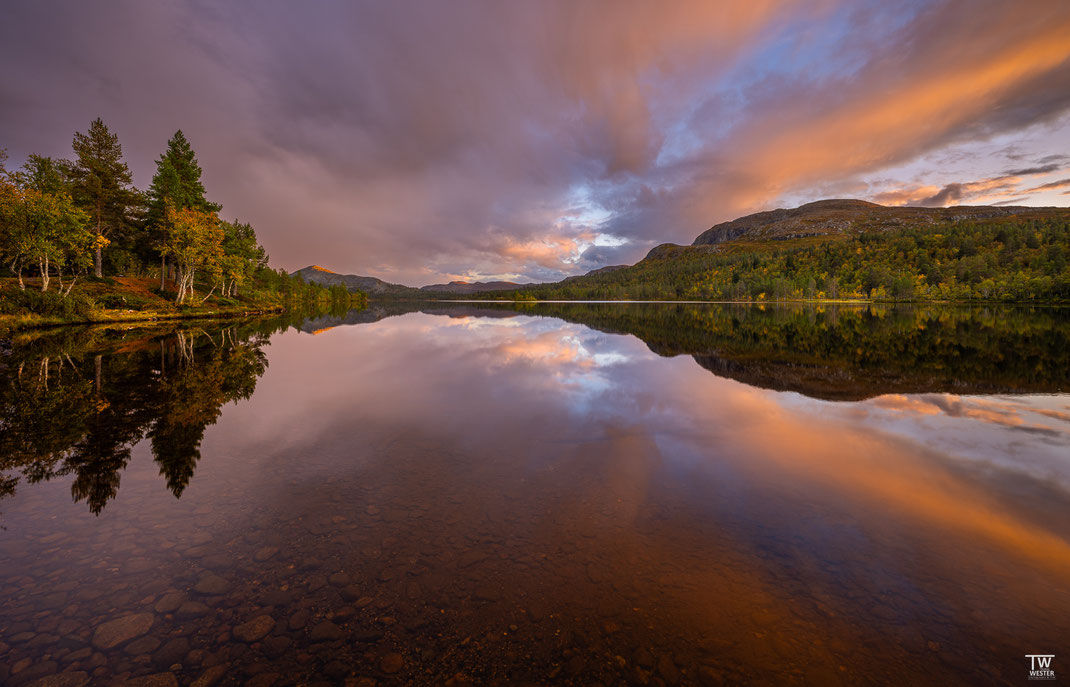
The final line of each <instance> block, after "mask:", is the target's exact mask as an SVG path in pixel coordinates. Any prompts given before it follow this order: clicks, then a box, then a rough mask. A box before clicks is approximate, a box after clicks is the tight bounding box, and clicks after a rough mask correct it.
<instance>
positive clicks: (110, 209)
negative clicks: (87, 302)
mask: <svg viewBox="0 0 1070 687" xmlns="http://www.w3.org/2000/svg"><path fill="white" fill-rule="evenodd" d="M73 146H74V152H75V154H76V155H77V159H76V160H75V162H74V164H73V165H72V166H71V167H70V176H71V188H72V191H73V194H74V198H75V200H76V201H77V203H78V204H79V205H80V206H81V207H82V208H84V209H85V210H86V212H88V213H89V215H90V217H91V218H92V222H93V230H94V231H95V232H96V235H97V237H98V240H97V244H96V253H95V255H94V258H93V269H94V273H95V274H96V276H98V277H101V276H103V275H104V272H103V261H102V254H101V252H102V249H103V248H104V246H106V245H107V244H108V242H109V240H108V237H109V236H116V235H118V234H121V233H123V232H124V231H126V230H128V229H129V228H130V227H131V221H130V211H131V208H132V207H133V206H134V205H136V204H137V202H138V196H139V194H138V191H137V189H135V188H134V187H133V186H132V182H133V178H132V177H131V175H130V169H129V168H128V167H127V166H126V163H125V162H123V147H122V146H121V145H119V137H118V136H116V135H115V134H113V133H111V131H109V130H108V127H107V126H106V125H105V124H104V122H103V121H101V119H100V118H99V117H98V118H97V119H95V120H93V123H92V124H90V125H89V131H88V132H86V133H84V134H83V133H78V132H76V133H75V134H74V143H73Z"/></svg>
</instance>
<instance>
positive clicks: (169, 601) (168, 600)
mask: <svg viewBox="0 0 1070 687" xmlns="http://www.w3.org/2000/svg"><path fill="white" fill-rule="evenodd" d="M185 600H186V595H185V593H183V592H169V593H167V594H164V595H163V596H162V597H160V599H159V601H157V602H156V605H155V606H153V609H154V610H155V611H156V612H157V613H174V612H175V611H177V610H178V607H179V606H181V605H182V602H183V601H185Z"/></svg>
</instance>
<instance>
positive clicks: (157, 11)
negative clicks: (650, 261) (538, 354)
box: [0, 0, 1070, 285]
mask: <svg viewBox="0 0 1070 687" xmlns="http://www.w3.org/2000/svg"><path fill="white" fill-rule="evenodd" d="M0 59H2V60H3V65H4V69H3V70H2V72H0V148H6V149H7V151H8V154H9V156H10V158H11V159H10V160H9V166H18V165H19V164H21V162H22V161H23V159H24V158H25V156H26V155H27V154H29V153H31V152H36V153H40V154H44V155H53V156H60V157H69V156H70V155H71V149H70V142H71V137H72V135H73V133H74V132H75V131H76V130H77V131H84V130H85V129H86V128H87V126H88V124H89V122H90V121H91V120H92V119H93V118H95V117H98V116H99V117H102V118H103V119H104V121H105V123H107V124H108V126H109V127H111V128H112V130H113V131H115V132H116V133H117V134H118V135H119V138H120V141H121V143H122V144H123V148H124V152H125V155H126V158H127V161H128V162H129V164H130V167H131V169H132V170H133V172H134V176H135V182H136V183H137V185H138V186H139V187H144V186H147V185H148V183H149V180H150V179H151V177H152V173H153V170H154V163H153V161H154V159H155V158H156V156H157V155H159V153H160V152H161V151H162V150H163V148H164V145H165V143H166V141H167V139H168V138H169V137H170V136H171V134H173V133H174V131H175V130H176V129H179V128H181V129H182V130H183V131H184V132H185V133H186V135H187V137H188V138H189V139H190V141H191V142H192V143H193V146H194V148H195V149H196V151H197V154H198V158H199V160H200V162H201V165H202V167H203V168H204V181H205V184H206V186H207V188H208V192H209V196H210V198H211V199H212V200H215V201H216V202H219V203H221V204H222V205H223V213H222V214H223V216H224V217H226V218H228V219H229V218H237V219H240V220H242V221H248V222H251V223H252V224H253V226H254V227H255V228H256V230H257V233H258V234H259V236H260V237H261V241H262V243H263V244H264V245H265V246H266V247H267V249H268V251H269V253H270V254H271V256H272V262H273V263H274V264H276V265H277V266H282V267H286V268H288V269H296V268H298V267H303V266H305V265H308V264H312V263H316V264H320V265H324V266H327V267H330V268H331V269H334V270H335V271H340V272H350V273H358V274H373V275H375V276H379V277H382V278H384V279H387V280H388V281H396V282H402V283H407V284H411V285H421V284H427V283H432V282H436V281H441V280H444V279H469V280H471V279H486V278H507V279H514V280H519V281H532V280H534V281H545V280H556V279H560V278H561V277H563V276H566V275H569V274H576V273H582V272H584V271H587V270H589V269H592V268H595V267H600V266H603V265H606V264H618V263H623V262H633V261H635V260H636V259H638V258H640V257H641V256H642V255H643V254H644V253H645V252H646V251H647V250H649V248H650V247H652V246H653V245H656V244H658V243H662V242H665V241H673V242H677V243H690V241H691V240H692V239H693V238H694V237H695V236H696V235H697V234H699V233H700V232H702V231H703V230H705V229H707V228H709V227H710V226H711V225H712V224H714V223H716V222H719V221H723V220H726V219H732V218H734V217H737V216H739V215H742V214H746V213H750V212H755V211H758V210H765V209H771V208H774V207H785V206H795V205H798V204H800V203H803V202H807V201H811V200H816V199H820V198H828V197H856V198H865V199H869V200H874V201H877V202H881V203H885V204H914V205H932V206H939V205H955V204H987V203H1005V204H1023V205H1025V204H1027V205H1070V2H1067V1H1066V0H1051V1H1042V0H1037V1H1033V0H1020V1H1018V2H1008V1H1006V0H999V1H991V2H988V1H986V0H942V1H933V2H895V1H876V0H874V1H873V2H858V1H856V0H851V1H848V0H843V1H839V2H838V1H837V0H743V1H741V2H735V3H732V2H718V3H714V2H708V1H706V0H701V1H696V2H682V1H674V2H635V3H631V2H624V1H619V2H618V1H615V2H604V3H603V2H582V1H567V2H564V1H563V2H551V1H549V0H546V1H542V0H540V1H538V2H492V1H490V0H488V1H487V2H461V1H440V0H436V1H429V2H415V1H410V0H399V1H397V2H367V3H356V2H344V3H343V2H338V3H333V2H326V1H319V2H308V3H296V2H268V1H263V0H257V1H255V2H254V1H252V0H249V1H246V2H229V3H207V2H205V3H198V2H142V1H141V0H128V1H125V2H119V1H111V0H100V1H98V2H81V1H74V0H72V1H70V2H58V1H53V0H33V1H30V0H26V1H20V0H6V1H5V2H4V11H3V19H2V21H0Z"/></svg>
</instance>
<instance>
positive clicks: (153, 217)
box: [146, 129, 222, 289]
mask: <svg viewBox="0 0 1070 687" xmlns="http://www.w3.org/2000/svg"><path fill="white" fill-rule="evenodd" d="M148 197H149V205H148V215H147V217H146V223H147V225H148V228H149V230H150V231H152V232H153V234H154V238H155V241H156V244H157V246H160V247H162V246H163V245H164V244H165V243H166V241H167V208H168V206H171V207H173V208H174V209H176V210H185V209H191V208H192V209H194V210H201V211H204V212H219V211H220V210H221V209H222V206H221V205H218V204H216V203H211V202H209V201H208V200H207V199H206V198H205V197H204V184H203V183H201V167H200V165H199V164H197V157H196V155H195V154H194V152H193V147H192V146H190V144H189V141H188V140H186V135H185V134H183V133H182V130H181V129H179V130H178V131H176V132H175V135H174V136H172V137H171V139H170V140H169V141H167V149H166V150H165V151H164V152H163V153H162V154H161V155H160V157H159V158H158V159H157V160H156V174H155V175H153V177H152V184H151V185H150V186H149V190H148ZM165 260H166V257H165V256H164V255H163V251H162V250H161V253H160V288H161V289H163V288H164V286H165V278H166V272H167V270H166V263H165Z"/></svg>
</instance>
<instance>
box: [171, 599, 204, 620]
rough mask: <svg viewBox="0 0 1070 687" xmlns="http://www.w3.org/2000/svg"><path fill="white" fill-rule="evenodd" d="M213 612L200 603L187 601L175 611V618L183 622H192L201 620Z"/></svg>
mask: <svg viewBox="0 0 1070 687" xmlns="http://www.w3.org/2000/svg"><path fill="white" fill-rule="evenodd" d="M211 612H212V609H211V608H209V607H208V606H205V605H204V604H202V603H201V602H200V601H187V602H185V603H183V604H182V605H181V606H179V607H178V610H176V611H175V617H177V618H180V619H182V620H190V619H193V618H201V617H203V616H206V615H208V614H209V613H211Z"/></svg>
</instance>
